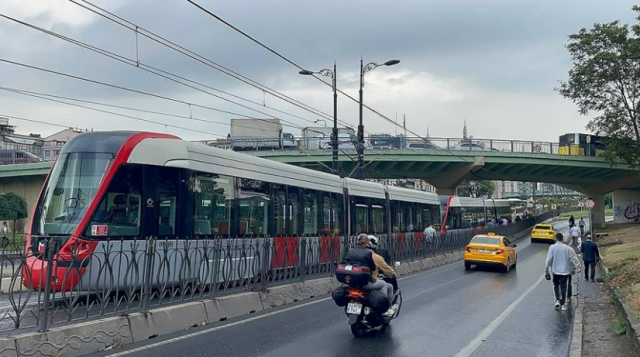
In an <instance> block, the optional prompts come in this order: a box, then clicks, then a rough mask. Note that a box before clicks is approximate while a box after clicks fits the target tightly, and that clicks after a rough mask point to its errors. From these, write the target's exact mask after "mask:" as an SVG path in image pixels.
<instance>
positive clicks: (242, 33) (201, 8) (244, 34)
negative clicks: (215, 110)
mask: <svg viewBox="0 0 640 357" xmlns="http://www.w3.org/2000/svg"><path fill="white" fill-rule="evenodd" d="M70 1H73V0H70ZM82 1H84V2H87V1H86V0H82ZM186 1H187V2H189V3H191V4H192V5H193V6H195V7H197V8H198V9H200V10H201V11H203V12H204V13H206V14H208V15H209V16H211V17H213V18H215V19H216V20H218V21H220V22H222V23H223V24H225V25H226V26H228V27H230V28H232V29H233V30H234V31H236V32H238V33H240V34H241V35H243V36H244V37H246V38H248V39H249V40H251V41H252V42H254V43H256V44H258V45H259V46H260V47H262V48H264V49H266V50H267V51H269V52H271V53H273V54H274V55H276V56H278V57H279V58H281V59H283V60H284V61H286V62H287V63H289V64H291V65H293V66H294V67H296V68H298V69H300V70H306V68H303V67H301V66H300V65H298V64H297V63H295V62H293V61H292V60H290V59H289V58H287V57H285V56H283V55H282V54H280V53H278V52H277V51H276V50H274V49H272V48H270V47H269V46H267V45H265V44H263V43H262V42H260V41H258V40H257V39H255V38H253V37H252V36H251V35H249V34H247V33H245V32H244V31H242V30H240V29H239V28H237V27H235V26H234V25H232V24H231V23H229V22H227V21H226V20H224V19H223V18H221V17H220V16H218V15H216V14H214V13H213V12H211V11H209V10H207V9H206V8H204V7H203V6H201V5H199V4H197V3H196V2H194V1H193V0H186ZM312 76H313V77H314V78H316V79H317V80H319V81H320V82H322V83H324V84H325V85H327V86H331V87H333V84H331V83H327V82H325V81H324V80H322V78H320V77H318V76H316V75H315V74H312ZM336 91H337V92H339V93H340V94H342V95H344V96H346V97H347V98H349V99H351V100H352V101H354V102H357V103H360V102H359V100H357V99H355V98H353V97H351V96H350V95H348V94H347V93H345V92H343V91H341V90H340V89H338V88H336ZM362 106H363V107H364V108H367V109H369V110H370V111H372V112H373V113H375V114H377V115H378V116H380V117H381V118H383V119H384V120H386V121H388V122H389V123H391V124H393V125H395V126H396V127H400V126H401V125H400V124H398V123H396V122H395V121H393V120H392V119H390V118H388V117H386V116H385V115H383V114H382V113H380V112H378V111H376V110H374V109H373V108H371V107H369V106H367V105H366V104H364V103H362ZM401 127H402V128H403V129H405V130H406V131H408V132H410V133H411V134H413V135H415V136H416V137H417V138H420V139H423V140H427V138H425V137H422V136H421V135H420V134H417V133H416V132H414V131H412V130H410V129H408V128H406V127H404V126H401ZM440 149H441V150H443V151H446V152H449V153H450V154H452V155H453V156H455V157H457V158H459V159H460V160H462V161H463V162H465V163H469V162H470V161H469V160H468V159H466V158H464V157H462V156H460V155H458V154H456V153H454V152H452V151H451V150H449V149H442V148H440ZM483 170H485V171H488V172H492V171H491V170H489V169H486V168H483ZM492 173H495V172H492ZM472 175H475V174H473V173H472Z"/></svg>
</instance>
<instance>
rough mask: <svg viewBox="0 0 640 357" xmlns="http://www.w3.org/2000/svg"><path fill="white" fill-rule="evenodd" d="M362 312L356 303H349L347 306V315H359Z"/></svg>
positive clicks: (360, 305)
mask: <svg viewBox="0 0 640 357" xmlns="http://www.w3.org/2000/svg"><path fill="white" fill-rule="evenodd" d="M361 312H362V304H360V303H357V302H350V303H349V304H348V305H347V314H354V315H360V313H361Z"/></svg>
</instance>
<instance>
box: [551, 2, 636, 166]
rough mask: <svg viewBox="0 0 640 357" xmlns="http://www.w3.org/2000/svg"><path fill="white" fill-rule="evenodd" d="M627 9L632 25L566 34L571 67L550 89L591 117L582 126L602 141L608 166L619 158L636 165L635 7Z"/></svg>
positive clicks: (614, 24) (613, 24) (597, 26)
mask: <svg viewBox="0 0 640 357" xmlns="http://www.w3.org/2000/svg"><path fill="white" fill-rule="evenodd" d="M633 11H635V12H636V13H637V15H638V16H637V17H636V19H637V20H638V22H639V24H637V25H633V26H631V27H629V26H628V25H622V24H620V23H619V22H618V21H614V22H610V23H607V24H595V25H594V26H593V28H592V29H590V30H587V29H585V28H582V29H581V30H580V31H579V32H578V33H576V34H573V35H570V36H569V43H568V44H567V46H566V47H567V50H568V51H569V54H570V55H571V58H572V60H573V68H572V69H571V70H570V71H569V80H568V81H567V82H560V87H559V88H556V90H557V91H558V92H559V93H560V94H561V95H562V96H563V97H565V98H567V99H570V100H572V101H573V102H574V103H576V104H577V105H578V108H579V112H580V114H582V115H589V113H591V112H595V113H596V114H597V116H596V117H594V118H593V119H592V120H591V121H589V123H588V124H587V127H586V128H587V129H588V130H591V131H593V132H595V133H596V135H602V136H604V137H605V139H604V140H603V141H604V144H605V145H606V146H607V149H606V150H605V158H606V159H607V161H609V163H611V165H612V166H613V164H614V163H616V162H619V159H620V158H621V159H622V160H623V161H624V162H626V163H627V164H629V165H631V166H633V167H638V166H640V146H639V144H640V116H639V115H638V111H639V110H640V66H639V65H638V64H639V63H640V38H639V37H640V7H639V6H634V7H633Z"/></svg>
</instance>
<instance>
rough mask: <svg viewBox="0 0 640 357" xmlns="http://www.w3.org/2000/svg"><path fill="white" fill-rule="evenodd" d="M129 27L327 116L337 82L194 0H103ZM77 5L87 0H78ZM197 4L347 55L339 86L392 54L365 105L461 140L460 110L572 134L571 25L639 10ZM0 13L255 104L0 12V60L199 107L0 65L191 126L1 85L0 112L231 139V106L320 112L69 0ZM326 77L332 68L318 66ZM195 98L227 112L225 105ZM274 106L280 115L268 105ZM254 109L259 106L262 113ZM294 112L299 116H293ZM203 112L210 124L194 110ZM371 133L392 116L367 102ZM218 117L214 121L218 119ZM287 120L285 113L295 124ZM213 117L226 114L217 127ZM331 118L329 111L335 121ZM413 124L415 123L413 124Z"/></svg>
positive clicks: (450, 0) (483, 133)
mask: <svg viewBox="0 0 640 357" xmlns="http://www.w3.org/2000/svg"><path fill="white" fill-rule="evenodd" d="M94 1H95V2H93V3H94V4H96V5H98V6H101V7H103V8H105V9H106V10H109V11H111V12H113V13H115V14H116V15H118V16H121V17H123V18H124V19H126V20H129V21H131V22H132V23H134V24H135V25H138V26H140V27H143V28H145V29H147V30H149V31H152V32H155V33H156V34H158V35H161V36H163V37H165V38H167V39H169V40H171V41H173V42H175V43H177V44H179V45H181V46H183V47H186V48H188V49H190V50H192V51H193V52H195V53H197V54H199V55H201V56H203V57H205V58H207V59H209V60H211V61H214V62H215V63H218V64H220V65H222V66H225V67H226V68H228V69H231V70H233V71H235V72H237V73H239V74H241V75H243V76H246V77H248V78H250V79H252V80H254V81H256V82H258V83H260V84H263V85H266V86H268V87H270V88H271V89H273V90H275V91H277V92H279V93H282V94H284V95H287V96H289V97H291V98H293V99H294V100H296V101H299V102H302V103H304V104H306V105H308V106H311V107H313V108H315V109H318V110H320V111H321V112H323V113H325V116H326V117H328V118H331V117H332V116H333V97H332V92H331V88H330V87H329V86H326V85H323V84H322V83H320V82H319V81H317V80H316V79H314V78H312V77H307V76H301V75H299V74H298V69H297V68H296V67H294V66H293V65H291V64H289V63H287V62H285V61H284V60H282V59H281V58H279V57H277V56H275V55H274V54H272V53H270V52H268V51H267V50H265V49H264V48H261V47H260V46H258V45H257V44H255V43H253V42H251V41H250V40H248V39H246V38H244V37H243V36H242V35H240V34H239V33H237V32H235V31H233V30H232V29H230V28H229V27H227V26H225V25H223V24H222V23H220V22H218V21H217V20H215V19H214V18H212V17H210V16H209V15H207V14H205V13H204V12H202V11H200V10H199V9H197V8H196V7H194V6H193V5H191V4H190V3H188V2H187V1H186V0H162V1H159V0H94ZM78 2H80V3H82V1H81V0H78ZM196 2H198V3H199V4H201V5H202V6H204V7H206V8H208V9H209V10H211V11H212V12H214V13H216V14H218V15H219V16H221V17H222V18H223V19H225V20H227V21H229V22H230V23H232V24H233V25H235V26H236V27H239V28H240V29H242V30H243V31H245V32H246V33H248V34H250V35H252V36H254V37H255V38H257V39H258V40H260V41H262V42H263V43H265V44H266V45H268V46H270V47H272V48H273V49H274V50H276V51H278V52H280V53H281V54H282V55H284V56H285V57H287V58H289V59H290V60H291V61H293V62H295V63H297V64H299V65H301V66H302V67H305V68H308V69H311V70H314V71H317V70H320V69H323V68H329V67H330V68H332V66H333V63H334V60H335V61H336V62H337V66H338V70H337V72H338V76H337V77H338V87H339V88H340V89H342V90H343V91H344V92H346V93H348V94H349V95H351V96H352V97H353V98H356V99H357V98H358V85H359V77H358V71H359V61H360V56H363V57H364V61H365V63H368V62H378V63H383V62H385V61H387V60H389V59H399V60H401V63H400V64H398V65H396V66H393V67H380V68H377V69H376V70H374V71H372V72H369V73H367V74H366V76H365V78H366V85H365V88H364V102H365V103H366V104H367V105H369V106H370V107H372V108H374V109H375V110H377V111H379V112H380V113H382V114H384V115H385V116H387V117H389V118H391V119H392V120H395V118H396V112H397V115H398V122H399V123H402V116H403V115H406V118H407V120H406V121H407V128H409V129H410V130H412V131H414V132H417V133H418V134H420V135H425V134H426V131H427V127H428V128H429V132H430V135H431V137H460V136H461V135H462V126H463V122H464V120H465V119H466V120H467V125H468V130H469V134H470V135H474V137H476V138H494V139H522V140H541V141H555V142H557V140H558V136H559V135H561V134H563V133H567V132H576V131H578V132H586V130H585V125H586V123H587V122H588V120H589V119H588V118H587V117H582V116H580V115H578V113H577V108H576V106H575V105H574V104H573V103H571V102H570V101H568V100H565V99H564V98H562V97H561V96H560V95H559V94H558V93H556V92H554V91H553V88H554V87H556V86H557V85H558V80H566V77H567V71H568V70H569V69H570V67H571V61H570V59H569V56H568V54H567V51H566V49H565V48H564V47H563V46H564V44H565V43H566V40H567V36H568V35H569V34H571V33H575V32H577V31H578V30H579V29H580V28H581V27H591V25H592V24H593V23H594V22H609V21H613V20H621V21H623V22H627V23H628V22H633V21H634V18H633V15H634V14H633V13H632V11H631V7H632V5H633V1H630V0H617V1H601V0H584V1H581V2H579V6H578V7H576V4H577V3H576V2H575V1H568V0H560V1H555V2H538V1H536V2H534V1H514V0H486V1H468V0H467V1H462V0H447V1H445V0H440V1H432V0H403V1H396V2H388V1H378V0H373V1H368V2H365V1H353V0H352V1H337V0H329V1H324V2H321V3H312V2H308V1H300V0H274V1H255V0H254V1H246V0H245V1H230V0H226V1H213V0H197V1H196ZM1 3H2V4H1V5H0V13H1V14H3V15H7V16H11V17H15V18H17V19H18V20H21V21H24V22H27V23H29V24H33V25H37V26H40V27H43V28H45V29H47V30H49V31H54V32H57V33H60V34H62V35H65V36H67V37H70V38H73V39H75V40H79V41H82V42H85V43H88V44H90V45H92V46H95V47H98V48H101V49H105V50H108V51H110V52H114V53H116V54H118V55H120V56H124V57H126V58H129V59H132V60H133V61H135V60H136V53H137V56H138V58H137V59H138V60H139V61H140V62H141V63H143V64H145V65H150V66H153V67H156V68H159V69H161V70H164V71H167V72H170V73H172V74H176V75H180V76H182V77H185V78H187V79H190V80H193V81H197V82H200V83H202V84H205V85H207V86H209V87H212V88H215V90H222V91H225V92H228V93H230V94H233V95H235V96H237V97H241V98H245V99H248V100H251V101H253V102H255V103H257V104H252V103H250V102H247V101H244V100H242V99H238V98H233V97H231V96H228V95H226V94H222V93H220V92H216V91H215V90H214V89H205V90H206V91H208V92H210V93H214V94H217V95H220V96H222V97H223V98H227V99H230V100H232V101H234V102H237V103H240V104H243V105H246V106H248V107H249V108H251V109H247V108H243V107H240V106H238V105H236V104H233V103H230V102H227V101H224V100H222V99H220V98H216V97H214V96H212V95H210V94H207V93H203V92H201V91H197V90H194V89H191V88H188V87H186V86H183V85H180V84H177V83H174V82H171V81H169V80H166V79H163V78H160V77H158V76H156V75H153V74H151V73H148V72H145V71H143V70H141V69H139V68H135V67H132V66H129V65H127V64H124V63H121V62H118V61H115V60H113V59H110V58H107V57H105V56H103V55H100V54H97V53H94V52H91V51H90V50H87V49H84V48H81V47H78V46H76V45H73V44H70V43H68V42H65V41H63V40H60V39H57V38H55V37H53V36H51V35H47V34H44V33H40V32H37V31H35V30H33V29H30V28H28V27H25V26H23V25H20V24H16V23H13V22H11V21H9V20H6V19H3V18H0V34H2V44H1V45H0V59H3V60H10V61H14V62H19V63H25V64H29V65H33V66H37V67H42V68H46V69H50V70H55V71H59V72H64V73H68V74H72V75H75V76H80V77H84V78H88V79H92V80H96V81H103V82H107V83H110V84H114V85H118V86H122V87H126V88H130V89H135V90H139V91H146V92H149V93H153V94H154V95H160V96H164V97H169V98H172V99H175V100H179V101H183V102H188V103H193V105H192V106H189V105H187V104H183V103H179V102H176V101H173V102H172V101H170V100H165V99H160V98H154V97H151V96H145V95H141V94H136V93H132V92H127V91H123V90H119V89H114V88H108V87H104V86H99V85H95V84H92V83H88V82H83V81H79V80H76V79H70V78H64V77H61V76H58V75H54V74H49V73H45V72H41V71H37V70H33V69H27V68H21V67H19V66H15V65H10V64H7V63H2V62H0V86H2V87H8V88H14V89H20V90H28V91H34V92H41V93H45V94H53V95H57V96H65V97H70V98H75V99H82V100H88V101H94V102H101V103H106V104H113V105H119V106H128V107H135V108H138V109H144V110H153V111H158V112H162V113H168V114H175V115H179V116H184V117H186V118H176V117H170V116H164V115H156V114H149V113H142V112H135V111H130V110H125V109H117V108H115V109H114V108H108V107H98V106H96V105H93V104H83V105H87V106H91V107H96V108H101V109H103V110H109V111H113V112H117V113H121V114H125V115H129V116H133V117H137V118H142V119H146V120H152V121H156V122H160V123H165V124H168V125H175V126H181V127H185V128H188V129H191V130H192V131H188V130H185V129H178V128H172V127H166V128H165V126H164V125H161V124H153V123H149V122H144V121H140V120H136V119H133V118H124V117H119V116H115V115H111V114H107V113H100V112H96V111H92V110H88V109H83V108H78V107H73V106H69V105H66V104H60V103H55V102H51V101H47V100H43V99H39V98H34V97H29V96H25V95H21V94H16V93H12V92H7V91H5V90H0V116H2V115H11V116H16V117H23V118H27V119H33V120H39V121H43V122H47V123H52V124H55V125H59V126H63V127H64V126H77V127H81V128H93V129H95V130H115V129H131V130H149V131H160V132H165V131H168V132H169V133H173V134H176V135H178V136H180V137H182V138H184V139H187V140H204V139H213V138H215V137H219V136H226V134H227V133H228V132H229V125H228V123H229V121H230V119H231V118H242V117H243V116H249V117H256V118H267V117H269V116H273V117H278V118H281V119H282V120H285V121H286V122H283V124H285V125H290V126H289V127H286V126H285V131H288V132H292V133H294V135H300V128H301V127H306V126H318V125H320V126H322V125H324V123H322V122H320V124H313V121H315V120H317V119H319V118H323V117H321V116H319V115H317V114H315V113H311V112H309V111H307V110H304V109H301V108H300V107H298V106H295V105H292V104H290V103H287V102H285V101H283V100H281V99H278V98H276V97H274V96H273V95H270V94H265V93H264V92H263V91H262V90H259V89H256V88H254V87H252V86H249V85H247V84H245V83H242V82H241V81H238V80H236V79H234V78H232V77H230V76H228V75H226V74H223V73H221V72H220V71H217V70H215V69H213V68H211V67H209V66H206V65H203V64H202V63H199V62H197V61H195V60H193V59H191V58H189V57H187V56H185V55H183V54H180V53H178V52H176V51H174V50H172V49H170V48H167V47H164V46H162V45H159V44H157V43H155V42H152V41H150V40H148V39H147V38H144V37H143V36H138V46H137V48H136V35H135V33H134V32H133V31H130V30H127V29H125V28H123V27H121V26H118V25H116V24H114V23H113V22H111V21H109V20H106V19H104V18H102V17H99V16H96V15H95V14H93V13H91V12H89V11H87V10H85V9H83V8H81V7H79V6H77V5H75V4H73V3H71V2H69V1H66V0H47V1H43V0H1ZM324 79H325V80H327V81H330V79H329V78H327V77H324ZM197 105H200V106H207V107H211V108H216V109H221V110H225V111H229V112H232V113H234V114H228V113H221V112H219V111H218V112H217V111H213V110H210V109H204V108H201V107H197ZM272 108H275V109H277V110H280V111H283V112H286V113H288V114H283V113H281V112H277V111H274V110H273V109H272ZM338 108H339V113H338V116H339V119H340V120H341V121H342V122H345V123H348V124H349V125H351V126H353V127H354V128H355V127H357V121H358V105H357V102H355V101H353V100H351V99H349V98H347V97H345V96H342V95H340V96H339V97H338ZM252 109H255V110H257V111H260V112H262V113H260V112H256V111H254V110H252ZM290 114H292V115H294V116H292V115H290ZM190 118H198V119H202V120H203V121H195V120H191V119H190ZM364 120H365V130H366V131H367V132H388V133H394V132H395V131H396V130H398V133H400V132H401V129H400V128H396V127H395V126H394V125H393V124H392V123H389V122H387V121H385V120H384V119H382V118H380V117H379V116H377V115H376V114H374V113H372V112H370V111H368V110H366V109H365V112H364ZM10 121H11V123H12V124H13V125H16V126H18V132H21V133H25V134H29V133H40V134H42V135H43V136H46V135H49V134H52V133H55V132H57V131H59V130H61V128H60V127H56V126H51V125H44V124H36V123H30V122H25V121H21V120H16V119H11V120H10ZM212 122H213V123H212ZM287 122H288V123H287ZM216 123H219V124H216ZM327 125H329V126H331V125H332V124H331V122H330V120H329V119H327ZM409 135H411V134H409Z"/></svg>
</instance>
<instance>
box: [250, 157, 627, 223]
mask: <svg viewBox="0 0 640 357" xmlns="http://www.w3.org/2000/svg"><path fill="white" fill-rule="evenodd" d="M248 154H249V155H254V156H258V157H262V158H266V159H270V160H275V161H279V162H284V163H288V164H292V165H298V166H302V167H306V168H310V169H314V170H319V171H325V172H330V171H331V170H330V167H331V152H330V150H312V151H284V150H281V151H258V152H248ZM356 156H357V155H356V151H355V150H343V151H342V152H341V155H340V156H339V161H340V164H339V173H340V174H341V175H342V176H345V175H348V174H349V173H350V172H351V171H352V170H353V169H354V168H355V166H356V160H355V158H356ZM365 165H366V167H365V177H366V178H376V179H397V178H417V179H422V180H425V181H427V182H429V183H430V184H431V185H433V186H435V187H436V188H437V190H438V193H439V194H452V193H453V190H454V189H455V188H456V187H457V186H458V185H459V184H460V183H461V182H462V181H463V180H465V179H474V180H506V181H525V182H547V183H554V184H558V185H560V186H563V187H566V188H568V189H572V190H575V191H579V192H583V193H585V194H587V195H588V196H590V197H591V198H592V199H593V200H594V201H595V202H596V208H595V209H594V224H595V225H596V226H601V227H602V226H604V225H605V214H604V208H605V207H604V195H605V194H607V193H610V192H614V198H613V199H614V205H615V202H616V201H617V202H622V201H629V202H628V203H627V204H626V205H634V204H636V203H638V202H640V171H638V170H634V169H632V168H631V167H629V166H628V165H615V166H611V165H610V164H609V163H607V162H606V161H605V160H604V159H603V158H600V157H590V156H569V155H553V154H548V153H523V152H503V151H451V150H437V149H403V150H375V149H373V150H367V151H366V156H365ZM629 197H631V198H629ZM621 209H622V210H624V209H625V207H622V206H621ZM625 214H626V213H625ZM627 219H628V217H627Z"/></svg>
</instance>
